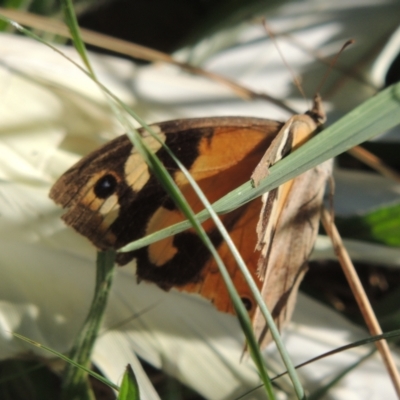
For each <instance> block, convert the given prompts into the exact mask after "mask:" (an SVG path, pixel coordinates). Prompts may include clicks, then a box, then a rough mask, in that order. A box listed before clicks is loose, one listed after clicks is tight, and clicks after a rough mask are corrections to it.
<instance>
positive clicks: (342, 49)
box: [316, 39, 355, 93]
mask: <svg viewBox="0 0 400 400" xmlns="http://www.w3.org/2000/svg"><path fill="white" fill-rule="evenodd" d="M353 43H355V40H354V39H350V40H348V41H347V42H346V43H345V44H344V45H343V46H342V48H341V49H340V50H339V51H338V52H337V54H336V56H335V57H334V59H333V60H332V61H331V62H330V63H329V67H328V69H327V70H326V72H325V75H324V76H323V77H322V79H321V82H320V83H319V85H318V88H317V90H316V93H319V92H320V90H321V88H322V87H323V86H324V84H325V82H326V80H327V78H328V76H329V74H330V73H331V71H332V69H333V67H334V66H335V65H336V63H337V60H338V59H339V56H340V55H341V54H342V53H343V51H344V50H345V49H346V48H347V47H349V46H350V45H352V44H353Z"/></svg>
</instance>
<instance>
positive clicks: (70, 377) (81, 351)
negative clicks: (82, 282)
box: [61, 251, 115, 400]
mask: <svg viewBox="0 0 400 400" xmlns="http://www.w3.org/2000/svg"><path fill="white" fill-rule="evenodd" d="M114 260H115V252H114V251H106V252H98V253H97V262H96V287H95V292H94V297H93V301H92V305H91V307H90V310H89V314H88V316H87V317H86V321H85V323H84V325H83V327H82V329H81V331H80V333H79V335H78V338H77V339H76V341H75V344H74V346H73V348H72V350H71V352H70V359H71V360H73V361H74V362H75V363H76V364H79V365H82V366H85V367H88V366H89V365H90V357H91V354H92V350H93V346H94V343H95V341H96V338H97V335H98V332H99V329H100V326H101V322H102V320H103V315H104V311H105V308H106V306H107V300H108V296H109V293H110V289H111V284H112V279H113V273H114ZM87 393H90V391H89V390H88V380H87V372H86V370H83V369H81V368H79V369H78V368H76V367H75V365H73V364H71V363H69V364H67V365H66V367H65V370H64V373H63V382H62V397H61V398H62V399H65V400H73V399H77V400H78V399H85V398H87V399H90V398H92V397H91V396H90V395H88V394H87Z"/></svg>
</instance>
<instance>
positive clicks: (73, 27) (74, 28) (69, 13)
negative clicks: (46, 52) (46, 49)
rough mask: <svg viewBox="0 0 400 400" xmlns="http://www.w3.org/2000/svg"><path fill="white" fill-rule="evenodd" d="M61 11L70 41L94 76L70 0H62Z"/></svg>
mask: <svg viewBox="0 0 400 400" xmlns="http://www.w3.org/2000/svg"><path fill="white" fill-rule="evenodd" d="M61 3H62V6H63V12H64V17H65V22H66V24H67V26H68V29H69V31H70V33H71V37H72V41H73V42H74V46H75V49H76V50H77V52H78V53H79V55H80V57H81V59H82V61H83V62H84V64H85V66H86V68H87V69H88V71H89V72H90V74H91V75H92V76H94V71H93V69H92V66H91V65H90V61H89V57H88V55H87V52H86V47H85V44H84V42H83V40H82V36H81V33H80V29H79V25H78V20H77V19H76V14H75V11H74V6H73V4H72V1H71V0H62V1H61Z"/></svg>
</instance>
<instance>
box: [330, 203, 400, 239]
mask: <svg viewBox="0 0 400 400" xmlns="http://www.w3.org/2000/svg"><path fill="white" fill-rule="evenodd" d="M336 224H337V226H338V229H339V231H340V233H341V234H342V235H343V236H344V237H346V238H349V239H358V240H367V241H370V242H375V243H381V244H385V245H387V246H400V204H396V205H394V206H390V207H384V208H380V209H379V210H376V211H372V212H370V213H368V214H365V215H362V216H355V217H349V218H337V220H336Z"/></svg>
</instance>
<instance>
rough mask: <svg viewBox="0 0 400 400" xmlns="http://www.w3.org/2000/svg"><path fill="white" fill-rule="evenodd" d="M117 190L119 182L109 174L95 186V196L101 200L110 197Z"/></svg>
mask: <svg viewBox="0 0 400 400" xmlns="http://www.w3.org/2000/svg"><path fill="white" fill-rule="evenodd" d="M116 189H117V180H116V179H115V177H114V175H111V174H107V175H104V176H103V177H101V178H100V179H99V180H98V181H97V182H96V185H95V186H94V194H95V195H96V196H97V197H99V198H100V199H106V198H107V197H110V196H111V195H112V194H114V192H115V191H116Z"/></svg>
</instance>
